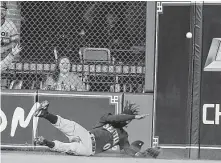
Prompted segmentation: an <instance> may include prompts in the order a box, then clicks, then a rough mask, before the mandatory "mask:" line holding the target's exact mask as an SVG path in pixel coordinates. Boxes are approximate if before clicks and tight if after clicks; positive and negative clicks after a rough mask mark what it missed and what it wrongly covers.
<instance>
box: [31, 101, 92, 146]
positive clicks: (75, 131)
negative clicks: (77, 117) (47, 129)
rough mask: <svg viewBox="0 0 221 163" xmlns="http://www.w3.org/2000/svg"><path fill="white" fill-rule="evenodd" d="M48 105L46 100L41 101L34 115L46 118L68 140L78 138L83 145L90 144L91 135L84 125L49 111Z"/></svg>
mask: <svg viewBox="0 0 221 163" xmlns="http://www.w3.org/2000/svg"><path fill="white" fill-rule="evenodd" d="M48 106H49V102H48V101H43V102H41V105H40V107H39V108H38V109H37V110H36V112H35V114H34V115H35V116H37V117H43V118H45V119H47V120H48V121H49V122H51V124H52V125H53V126H54V127H56V128H57V129H59V130H60V131H61V132H63V133H64V134H65V135H66V136H67V137H68V139H69V141H70V142H72V141H77V140H78V141H81V142H82V143H83V144H84V145H85V146H91V135H90V133H89V132H88V131H87V130H86V129H85V128H84V127H82V126H81V125H80V124H78V123H76V122H74V121H70V120H68V119H64V118H62V117H61V116H56V115H53V114H51V113H49V112H48Z"/></svg>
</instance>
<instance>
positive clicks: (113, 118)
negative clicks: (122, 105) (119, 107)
mask: <svg viewBox="0 0 221 163" xmlns="http://www.w3.org/2000/svg"><path fill="white" fill-rule="evenodd" d="M148 115H149V114H141V115H127V114H119V115H112V114H108V115H105V116H104V117H102V118H101V120H102V121H103V122H109V123H113V122H115V123H117V122H125V121H130V120H133V119H138V120H139V119H143V118H145V117H146V116H148Z"/></svg>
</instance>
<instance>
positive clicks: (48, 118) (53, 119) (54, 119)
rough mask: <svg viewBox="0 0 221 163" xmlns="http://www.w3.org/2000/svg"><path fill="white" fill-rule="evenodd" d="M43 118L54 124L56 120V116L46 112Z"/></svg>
mask: <svg viewBox="0 0 221 163" xmlns="http://www.w3.org/2000/svg"><path fill="white" fill-rule="evenodd" d="M44 118H45V119H47V120H48V121H49V122H51V123H52V124H55V123H56V122H57V121H58V117H57V116H56V115H54V114H51V113H48V114H47V115H45V117H44Z"/></svg>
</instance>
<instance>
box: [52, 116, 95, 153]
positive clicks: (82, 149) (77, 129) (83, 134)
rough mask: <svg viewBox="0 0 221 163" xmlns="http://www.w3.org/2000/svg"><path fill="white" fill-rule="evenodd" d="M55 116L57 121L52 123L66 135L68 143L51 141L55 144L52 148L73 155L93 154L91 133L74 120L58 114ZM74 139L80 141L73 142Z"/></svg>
mask: <svg viewBox="0 0 221 163" xmlns="http://www.w3.org/2000/svg"><path fill="white" fill-rule="evenodd" d="M57 117H58V120H57V123H56V124H53V126H54V127H56V128H57V129H59V130H60V131H61V132H63V133H64V134H65V135H66V136H67V137H68V139H69V143H63V142H60V141H57V140H55V141H53V142H54V143H55V146H54V148H52V150H54V151H58V152H64V153H68V154H74V155H83V156H91V155H94V152H93V151H92V140H91V134H90V133H89V131H87V130H86V129H85V128H84V127H82V126H81V125H79V124H78V123H76V122H74V121H70V120H67V119H64V118H62V117H60V116H57ZM75 139H80V141H79V142H74V141H75Z"/></svg>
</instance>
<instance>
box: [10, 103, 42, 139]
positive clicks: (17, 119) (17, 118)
mask: <svg viewBox="0 0 221 163" xmlns="http://www.w3.org/2000/svg"><path fill="white" fill-rule="evenodd" d="M39 106H40V103H38V102H36V103H35V104H34V105H33V107H32V108H31V110H30V112H29V114H28V116H27V118H26V120H24V119H25V118H24V114H25V112H24V109H22V108H20V107H17V108H16V109H15V112H14V114H13V117H12V124H11V137H13V136H14V135H15V131H16V128H17V126H18V123H19V124H20V126H21V127H23V128H26V127H27V126H28V124H29V123H30V120H31V118H32V116H33V114H34V112H35V110H36V109H37V108H38V107H39Z"/></svg>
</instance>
